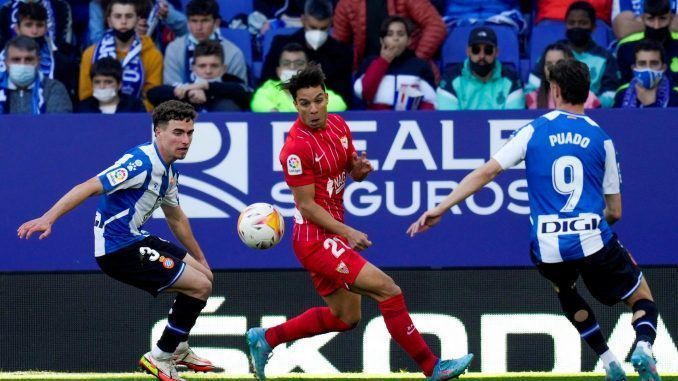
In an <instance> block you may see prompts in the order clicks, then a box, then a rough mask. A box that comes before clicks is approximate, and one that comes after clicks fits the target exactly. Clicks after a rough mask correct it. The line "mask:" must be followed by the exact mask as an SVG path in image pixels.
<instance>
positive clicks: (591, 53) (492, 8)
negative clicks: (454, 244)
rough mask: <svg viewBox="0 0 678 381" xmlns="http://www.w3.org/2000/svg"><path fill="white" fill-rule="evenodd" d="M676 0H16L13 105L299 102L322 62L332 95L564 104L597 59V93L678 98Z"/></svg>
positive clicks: (607, 103) (629, 102)
mask: <svg viewBox="0 0 678 381" xmlns="http://www.w3.org/2000/svg"><path fill="white" fill-rule="evenodd" d="M677 3H678V2H676V1H671V0H644V1H636V0H587V1H581V0H580V1H573V0H536V1H527V0H522V1H519V0H484V1H477V0H286V1H282V0H91V1H85V0H8V1H6V2H5V3H4V4H0V47H1V48H2V49H1V52H0V108H1V109H2V113H3V114H21V113H28V114H41V113H68V112H79V113H104V114H112V113H125V112H147V111H149V110H152V109H153V107H154V106H155V105H157V104H159V103H161V102H163V101H165V100H168V99H178V100H182V101H186V102H189V103H191V104H192V105H194V106H195V107H196V109H197V110H199V111H201V112H212V111H250V110H251V111H254V112H272V111H281V112H290V111H294V110H295V109H294V104H293V101H292V98H291V96H290V95H289V94H288V93H286V92H285V91H284V90H281V89H280V84H281V83H283V82H285V81H287V80H289V78H291V77H292V76H293V75H294V74H295V73H296V72H297V71H298V70H300V69H302V68H304V67H306V65H307V64H308V63H309V62H311V61H314V62H318V63H320V64H321V66H322V68H323V71H324V72H325V74H326V76H327V82H326V84H327V91H328V93H329V105H328V109H329V110H330V111H332V112H337V111H344V110H364V109H367V110H501V109H524V108H529V109H549V108H553V107H554V104H553V100H552V99H551V96H550V91H549V81H548V79H549V69H550V68H551V67H553V65H555V63H556V62H558V61H559V60H562V59H566V58H574V59H577V60H579V61H582V62H584V63H586V65H587V66H588V67H589V70H590V74H591V89H590V90H591V91H590V93H589V99H588V100H587V101H586V107H587V108H599V107H603V108H608V107H622V108H634V107H635V108H641V107H675V106H677V105H678V17H675V15H676V7H677V5H676V4H677Z"/></svg>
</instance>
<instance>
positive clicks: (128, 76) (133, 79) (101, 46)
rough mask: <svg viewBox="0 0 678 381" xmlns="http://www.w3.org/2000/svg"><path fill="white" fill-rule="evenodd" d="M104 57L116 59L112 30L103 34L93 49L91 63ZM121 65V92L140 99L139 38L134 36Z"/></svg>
mask: <svg viewBox="0 0 678 381" xmlns="http://www.w3.org/2000/svg"><path fill="white" fill-rule="evenodd" d="M105 57H112V58H115V59H118V55H117V53H116V50H115V34H114V33H113V29H109V30H107V31H106V32H104V36H103V37H102V38H101V41H99V43H98V44H97V46H96V47H95V48H94V54H93V55H92V63H94V62H96V61H97V60H100V59H102V58H105ZM121 64H122V88H121V89H120V91H122V93H123V94H127V95H130V96H133V97H136V98H139V97H141V90H142V88H143V85H144V65H143V63H142V62H141V38H139V36H138V35H136V34H135V35H134V42H132V46H131V47H130V48H129V52H127V55H126V56H125V58H124V59H123V60H122V62H121Z"/></svg>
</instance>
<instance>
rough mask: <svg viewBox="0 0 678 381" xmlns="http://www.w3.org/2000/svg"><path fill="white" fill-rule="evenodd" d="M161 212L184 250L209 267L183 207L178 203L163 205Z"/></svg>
mask: <svg viewBox="0 0 678 381" xmlns="http://www.w3.org/2000/svg"><path fill="white" fill-rule="evenodd" d="M162 212H163V213H165V219H166V220H167V225H169V227H170V230H172V234H174V236H175V237H177V239H178V240H179V242H181V244H182V245H184V247H185V248H186V250H188V253H189V254H190V255H191V256H192V257H193V258H195V260H196V261H198V262H199V263H200V264H202V265H203V266H205V267H207V268H208V269H209V268H210V266H209V265H208V264H207V259H205V254H204V253H203V252H202V249H201V248H200V245H199V244H198V240H196V239H195V236H194V235H193V230H191V224H190V223H189V222H188V217H187V216H186V213H184V211H183V209H181V207H180V206H178V205H177V206H170V205H163V206H162Z"/></svg>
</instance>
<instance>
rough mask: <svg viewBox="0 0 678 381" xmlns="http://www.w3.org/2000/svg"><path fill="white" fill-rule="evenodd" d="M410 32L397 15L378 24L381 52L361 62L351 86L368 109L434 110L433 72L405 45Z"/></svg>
mask: <svg viewBox="0 0 678 381" xmlns="http://www.w3.org/2000/svg"><path fill="white" fill-rule="evenodd" d="M411 34H412V26H411V24H410V23H409V21H408V20H407V19H405V18H402V17H400V16H389V17H387V18H386V19H385V20H384V22H383V23H382V24H381V31H380V33H379V35H380V40H381V51H380V53H379V55H378V56H374V57H371V58H368V59H366V60H365V62H363V64H362V65H361V68H360V70H358V74H357V75H356V77H357V79H356V81H355V83H354V85H353V89H354V90H355V95H356V96H357V97H358V98H360V99H362V100H363V101H365V103H366V104H367V108H368V109H371V110H434V109H435V99H436V92H435V84H434V80H433V72H432V71H431V67H430V66H429V65H428V63H427V62H426V61H424V60H422V59H421V58H418V57H416V56H415V55H414V52H413V51H412V50H410V49H408V48H407V46H408V45H409V42H410V35H411Z"/></svg>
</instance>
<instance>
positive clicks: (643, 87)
mask: <svg viewBox="0 0 678 381" xmlns="http://www.w3.org/2000/svg"><path fill="white" fill-rule="evenodd" d="M635 53H636V62H635V63H634V64H633V79H631V82H629V83H627V84H625V85H623V86H621V87H620V88H619V91H618V92H617V96H616V98H615V107H621V108H649V107H676V106H678V87H673V84H672V83H671V79H670V78H669V77H668V76H667V75H665V73H666V53H665V52H664V48H663V47H662V46H661V45H660V44H659V43H658V42H656V41H652V40H647V41H641V42H640V43H638V44H637V45H636V47H635Z"/></svg>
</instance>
